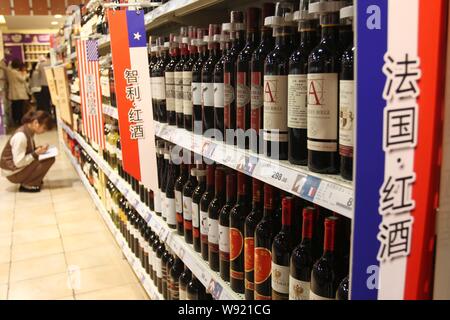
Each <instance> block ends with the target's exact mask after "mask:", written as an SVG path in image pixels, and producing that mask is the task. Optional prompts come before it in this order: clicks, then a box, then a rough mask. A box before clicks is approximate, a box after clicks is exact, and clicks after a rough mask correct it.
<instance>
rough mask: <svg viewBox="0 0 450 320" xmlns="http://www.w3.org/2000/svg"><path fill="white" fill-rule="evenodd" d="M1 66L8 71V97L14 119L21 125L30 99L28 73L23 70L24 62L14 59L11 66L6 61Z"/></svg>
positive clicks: (0, 63)
mask: <svg viewBox="0 0 450 320" xmlns="http://www.w3.org/2000/svg"><path fill="white" fill-rule="evenodd" d="M0 68H1V69H3V70H4V71H5V72H6V78H7V80H8V99H9V100H10V101H11V110H12V116H13V120H14V122H15V124H16V125H20V121H21V119H22V117H23V114H24V109H25V103H26V102H27V101H28V99H29V96H28V90H27V74H26V72H23V71H21V68H22V63H21V62H20V61H19V60H14V61H13V62H12V63H11V66H10V67H8V66H6V63H5V61H4V60H3V61H1V62H0Z"/></svg>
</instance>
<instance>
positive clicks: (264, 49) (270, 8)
mask: <svg viewBox="0 0 450 320" xmlns="http://www.w3.org/2000/svg"><path fill="white" fill-rule="evenodd" d="M274 13H275V4H273V3H264V4H263V9H262V21H263V23H262V24H261V42H260V44H259V46H258V48H256V50H255V52H253V55H252V60H251V63H250V64H251V87H250V108H251V120H250V122H251V123H250V125H251V128H252V132H254V133H252V134H251V135H250V149H251V150H252V151H253V152H255V153H263V147H262V142H263V137H262V132H263V131H262V129H263V120H264V117H263V116H264V113H263V106H264V94H263V92H264V91H263V76H264V61H265V60H266V57H267V55H268V54H269V53H270V52H271V51H272V50H273V47H274V38H273V37H272V29H271V28H269V27H266V26H265V25H264V19H265V18H266V17H270V16H273V15H274ZM260 145H261V146H260Z"/></svg>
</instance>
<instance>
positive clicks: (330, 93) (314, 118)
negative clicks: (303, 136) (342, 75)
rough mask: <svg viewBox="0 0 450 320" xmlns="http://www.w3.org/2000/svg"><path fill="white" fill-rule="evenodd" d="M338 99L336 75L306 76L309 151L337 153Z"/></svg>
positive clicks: (316, 74)
mask: <svg viewBox="0 0 450 320" xmlns="http://www.w3.org/2000/svg"><path fill="white" fill-rule="evenodd" d="M338 98H339V97H338V74H337V73H309V74H308V120H307V121H308V149H309V150H314V151H323V152H336V151H337V139H338ZM320 140H322V141H320ZM324 140H325V141H324Z"/></svg>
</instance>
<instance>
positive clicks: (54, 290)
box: [0, 131, 148, 300]
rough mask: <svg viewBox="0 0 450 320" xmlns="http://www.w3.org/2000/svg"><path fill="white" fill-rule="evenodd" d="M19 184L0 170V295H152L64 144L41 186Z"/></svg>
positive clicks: (53, 137) (53, 138) (1, 140)
mask: <svg viewBox="0 0 450 320" xmlns="http://www.w3.org/2000/svg"><path fill="white" fill-rule="evenodd" d="M6 141H7V137H4V136H2V137H0V148H1V149H3V145H4V144H5V143H6ZM39 141H45V142H50V143H51V144H54V145H57V143H58V142H57V141H58V140H57V134H56V131H53V132H50V133H47V134H45V135H43V136H41V137H36V143H37V144H39ZM17 189H18V187H16V186H14V185H12V184H10V183H9V182H8V181H7V180H6V179H5V178H4V177H1V178H0V300H2V299H65V300H73V299H76V300H80V299H97V300H98V299H133V300H134V299H136V300H141V299H148V296H147V295H146V293H145V291H144V290H143V289H142V288H141V286H140V284H139V282H138V279H137V278H136V277H135V275H134V273H133V271H132V269H131V267H130V266H129V265H128V263H127V261H126V260H125V259H124V257H123V256H122V253H121V251H120V248H119V247H118V246H117V245H116V242H115V240H114V238H113V237H112V235H111V234H110V232H109V230H108V228H107V226H106V225H105V223H104V222H103V220H102V218H101V216H100V214H99V213H98V212H97V211H96V208H95V205H94V203H93V201H92V200H91V198H90V196H89V194H88V193H87V191H86V190H85V189H84V187H83V186H82V183H81V182H80V180H79V177H78V175H77V173H76V172H75V170H74V169H73V167H72V165H71V164H70V162H69V160H68V158H67V157H66V155H65V154H64V152H63V151H62V150H61V154H60V155H59V156H58V158H57V161H56V163H55V165H54V167H53V168H52V169H51V171H50V172H49V174H48V175H47V177H46V179H45V180H44V189H43V190H42V191H41V192H40V193H39V194H25V193H18V192H17Z"/></svg>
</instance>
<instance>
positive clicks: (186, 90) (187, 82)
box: [183, 71, 192, 115]
mask: <svg viewBox="0 0 450 320" xmlns="http://www.w3.org/2000/svg"><path fill="white" fill-rule="evenodd" d="M183 114H184V115H192V71H183Z"/></svg>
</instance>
